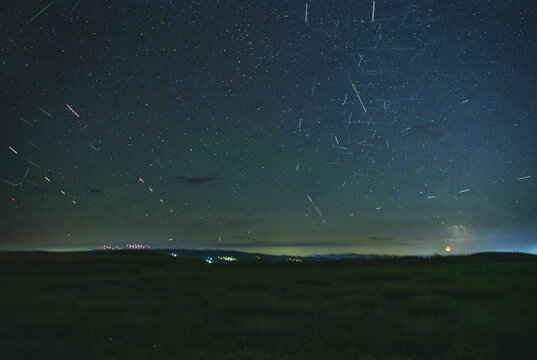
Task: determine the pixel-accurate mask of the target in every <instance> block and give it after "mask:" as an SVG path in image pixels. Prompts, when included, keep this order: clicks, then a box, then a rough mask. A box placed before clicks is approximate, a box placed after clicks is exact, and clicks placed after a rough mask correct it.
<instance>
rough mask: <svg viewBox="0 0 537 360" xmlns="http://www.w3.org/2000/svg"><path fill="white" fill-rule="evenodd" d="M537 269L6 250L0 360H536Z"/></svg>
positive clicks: (457, 262)
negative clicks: (264, 261)
mask: <svg viewBox="0 0 537 360" xmlns="http://www.w3.org/2000/svg"><path fill="white" fill-rule="evenodd" d="M536 258H537V257H535V256H530V255H523V254H485V255H479V256H469V257H453V258H435V259H429V260H424V259H401V260H382V259H381V260H378V261H369V262H364V261H353V262H341V263H328V264H308V263H301V264H259V263H257V264H255V263H251V264H204V263H199V262H195V261H189V260H182V259H176V258H169V257H166V256H163V255H160V254H157V253H151V252H123V253H113V254H103V253H99V254H73V253H71V254H48V255H47V254H42V253H41V254H39V253H34V254H21V253H1V254H0V271H1V272H0V301H1V307H0V315H1V318H0V359H323V360H325V359H537V340H536V339H537V308H536V307H537V261H536Z"/></svg>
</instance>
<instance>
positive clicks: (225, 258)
mask: <svg viewBox="0 0 537 360" xmlns="http://www.w3.org/2000/svg"><path fill="white" fill-rule="evenodd" d="M157 251H158V252H160V253H164V254H167V255H170V256H174V257H180V258H185V259H196V260H201V261H205V262H208V263H221V262H233V261H241V262H244V261H247V262H251V261H266V262H323V261H339V260H357V259H361V260H374V259H379V258H390V259H392V258H399V256H379V255H366V254H326V255H312V256H288V255H266V254H254V253H246V252H242V251H236V250H217V249H213V250H211V249H210V250H190V249H161V250H157Z"/></svg>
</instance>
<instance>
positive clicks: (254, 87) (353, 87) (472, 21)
mask: <svg viewBox="0 0 537 360" xmlns="http://www.w3.org/2000/svg"><path fill="white" fill-rule="evenodd" d="M373 3H375V5H373ZM2 5H3V6H2V9H1V15H0V23H1V24H2V25H1V32H0V41H1V44H0V47H1V49H0V50H1V53H0V56H1V68H0V89H1V101H0V110H1V117H2V118H1V127H0V129H1V130H0V144H1V149H0V179H1V180H2V181H1V182H0V201H1V202H0V204H1V205H0V206H1V208H0V249H44V250H67V249H73V250H77V249H92V248H97V247H99V246H103V245H107V246H122V247H124V246H125V245H127V244H147V245H150V246H151V247H152V248H181V247H184V248H229V249H237V250H247V251H259V252H266V253H275V254H276V253H278V254H279V253H286V254H290V255H292V254H297V255H306V254H313V253H344V252H356V253H377V254H432V253H445V248H446V246H449V247H451V248H452V252H451V253H455V254H456V253H467V252H475V251H526V252H537V116H536V114H537V106H536V105H537V95H536V86H537V66H536V65H535V64H536V60H537V47H536V42H535V41H536V36H535V29H536V28H537V20H536V19H537V11H536V5H535V4H534V3H533V2H532V1H482V0H478V1H406V0H404V1H388V0H379V1H375V2H373V1H351V0H346V1H341V0H338V1H335V0H334V1H295V0H293V1H265V2H262V1H251V0H250V1H240V0H234V1H216V0H213V1H209V0H199V1H189V0H185V1H127V0H124V1H120V0H118V1H77V0H56V1H53V2H52V3H50V2H49V1H48V0H47V1H28V0H27V1H19V0H11V1H3V2H2ZM48 5H50V6H48ZM47 6H48V7H47ZM45 7H46V8H45ZM373 7H374V14H373ZM42 10H43V11H42ZM41 11H42V12H41ZM36 15H37V16H36Z"/></svg>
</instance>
